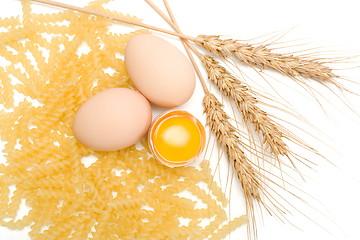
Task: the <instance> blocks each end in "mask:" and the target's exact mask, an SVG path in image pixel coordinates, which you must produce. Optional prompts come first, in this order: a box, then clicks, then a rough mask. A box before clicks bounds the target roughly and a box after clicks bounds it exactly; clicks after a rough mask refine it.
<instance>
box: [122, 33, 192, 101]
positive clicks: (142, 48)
mask: <svg viewBox="0 0 360 240" xmlns="http://www.w3.org/2000/svg"><path fill="white" fill-rule="evenodd" d="M125 63H126V68H127V71H128V73H129V76H130V78H131V80H132V81H133V83H134V85H135V86H136V87H137V89H138V90H139V91H140V92H141V93H142V94H143V95H144V96H145V97H146V98H147V99H148V100H149V101H150V102H152V103H154V104H157V105H159V106H162V107H176V106H180V105H182V104H184V103H185V102H186V101H188V100H189V99H190V97H191V96H192V94H193V92H194V89H195V73H194V69H193V67H192V65H191V63H190V62H189V60H188V59H187V58H186V57H185V55H184V54H183V53H182V52H181V51H180V50H179V49H177V48H176V47H175V46H173V45H172V44H170V43H168V42H167V41H165V40H163V39H162V38H159V37H156V36H153V35H150V34H143V35H137V36H135V37H133V38H131V39H130V41H129V42H128V44H127V46H126V49H125Z"/></svg>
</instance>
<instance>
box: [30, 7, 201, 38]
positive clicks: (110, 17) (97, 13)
mask: <svg viewBox="0 0 360 240" xmlns="http://www.w3.org/2000/svg"><path fill="white" fill-rule="evenodd" d="M31 1H33V2H38V3H43V4H47V5H52V6H55V7H60V8H65V9H70V10H73V11H78V12H82V13H87V14H90V15H95V16H100V17H105V18H109V19H112V20H115V21H119V22H123V23H127V24H131V25H135V26H138V27H143V28H147V29H150V30H154V31H158V32H162V33H166V34H169V35H173V36H175V37H179V38H182V39H187V40H190V41H195V38H194V37H190V36H186V35H184V34H181V33H177V32H172V31H169V30H166V29H162V28H158V27H155V26H151V25H148V24H145V23H141V22H136V21H132V20H129V19H126V18H123V17H118V16H113V15H111V14H107V13H102V12H97V11H94V10H90V9H85V8H81V7H76V6H73V5H69V4H65V3H60V2H56V1H51V0H31Z"/></svg>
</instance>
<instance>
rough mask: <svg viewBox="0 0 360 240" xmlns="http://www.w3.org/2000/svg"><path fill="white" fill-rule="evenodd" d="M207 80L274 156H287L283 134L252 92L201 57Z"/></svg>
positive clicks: (214, 63) (223, 70) (228, 73)
mask: <svg viewBox="0 0 360 240" xmlns="http://www.w3.org/2000/svg"><path fill="white" fill-rule="evenodd" d="M201 61H202V62H203V64H204V66H205V68H206V70H207V72H208V78H209V79H210V80H211V81H212V82H213V83H215V84H216V86H217V87H218V89H219V90H220V91H221V92H222V93H223V94H224V95H225V96H227V97H229V98H230V99H232V100H233V101H234V102H235V104H236V106H237V108H238V110H239V112H240V113H241V115H242V118H243V122H244V123H245V124H249V123H251V124H252V125H253V126H254V130H255V131H256V132H258V133H261V134H262V136H263V143H264V145H265V146H266V147H267V148H269V150H270V151H271V153H272V154H274V155H275V156H284V155H288V152H289V149H288V146H287V145H286V144H285V142H284V141H283V137H285V134H284V133H283V132H282V131H281V130H280V128H279V126H277V124H275V123H274V122H273V121H272V120H271V118H270V117H269V115H268V114H267V113H266V112H265V111H263V110H261V109H260V108H259V107H258V104H259V100H257V99H256V97H254V95H253V94H252V91H251V90H250V89H249V88H248V87H247V86H246V85H244V84H242V83H241V82H240V80H239V79H237V78H236V77H235V76H233V75H232V74H231V73H230V72H229V71H228V70H226V69H225V68H224V67H223V66H221V65H220V64H219V62H218V61H216V60H215V59H214V58H213V57H211V56H209V55H202V56H201Z"/></svg>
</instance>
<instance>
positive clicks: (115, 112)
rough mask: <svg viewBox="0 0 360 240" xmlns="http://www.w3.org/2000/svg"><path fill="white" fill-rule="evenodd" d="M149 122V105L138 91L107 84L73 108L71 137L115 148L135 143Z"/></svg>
mask: <svg viewBox="0 0 360 240" xmlns="http://www.w3.org/2000/svg"><path fill="white" fill-rule="evenodd" d="M150 124H151V107H150V104H149V102H148V101H147V100H146V98H145V97H144V96H142V95H141V94H140V93H139V92H137V91H134V90H131V89H128V88H111V89H107V90H105V91H102V92H100V93H98V94H96V95H95V96H93V97H91V98H90V99H89V100H88V101H87V102H85V103H84V104H83V105H82V106H81V107H80V108H79V110H78V111H77V113H76V115H75V119H74V123H73V132H74V135H75V137H76V138H77V139H78V140H79V142H80V143H82V144H83V145H85V146H87V147H89V148H91V149H94V150H97V151H115V150H120V149H123V148H126V147H129V146H131V145H133V144H135V143H136V142H137V141H138V140H139V139H140V138H141V137H142V136H143V135H145V133H146V132H147V130H148V128H149V126H150Z"/></svg>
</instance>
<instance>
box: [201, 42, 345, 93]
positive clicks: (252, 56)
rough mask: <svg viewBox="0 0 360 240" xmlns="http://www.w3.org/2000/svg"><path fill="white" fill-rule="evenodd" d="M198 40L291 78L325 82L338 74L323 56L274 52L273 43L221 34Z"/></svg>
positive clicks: (213, 49) (216, 50)
mask: <svg viewBox="0 0 360 240" xmlns="http://www.w3.org/2000/svg"><path fill="white" fill-rule="evenodd" d="M195 43H196V44H197V45H199V46H201V47H203V48H204V49H205V50H207V51H208V52H211V53H213V54H215V55H216V56H218V57H221V58H230V57H231V56H234V57H235V58H236V59H237V60H238V61H239V62H242V63H245V64H247V65H249V66H251V67H254V68H259V69H266V68H270V69H273V70H276V71H279V72H281V73H282V74H285V75H286V76H288V77H291V78H299V77H303V78H308V79H314V80H319V81H320V82H322V83H332V84H335V85H336V86H339V85H338V84H337V82H336V81H335V80H334V79H335V78H337V77H338V76H337V75H336V74H334V73H333V70H332V69H331V68H329V67H327V66H325V65H324V64H323V63H322V62H321V61H320V60H319V59H316V58H314V59H310V58H301V57H297V56H294V55H293V54H280V53H274V52H272V51H271V49H269V48H268V47H269V45H256V46H255V45H251V44H248V43H241V42H239V41H238V40H234V39H221V38H220V36H217V35H199V36H198V37H196V38H195Z"/></svg>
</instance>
